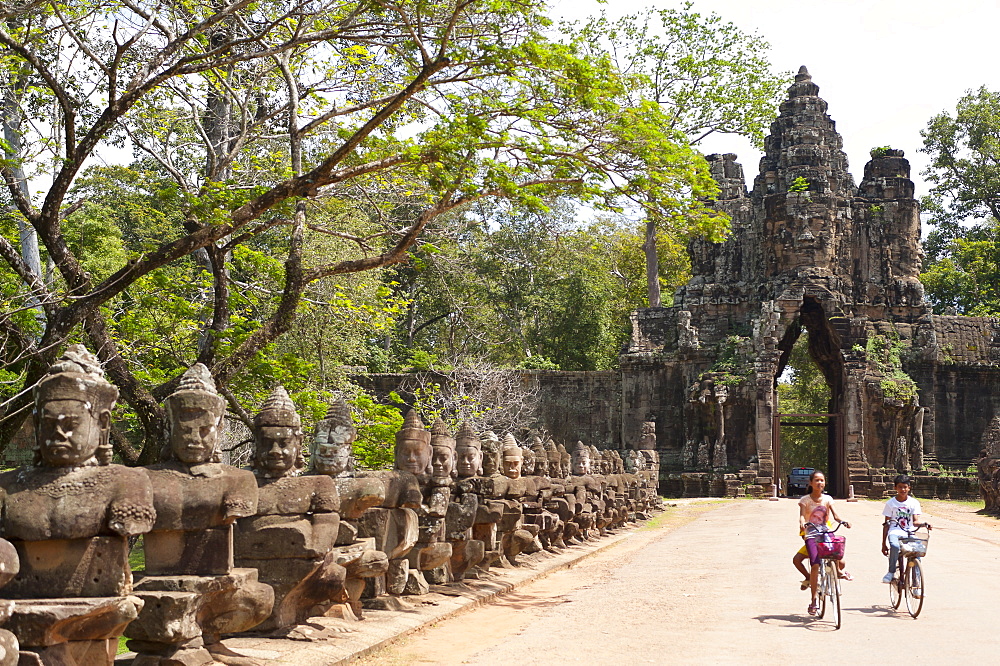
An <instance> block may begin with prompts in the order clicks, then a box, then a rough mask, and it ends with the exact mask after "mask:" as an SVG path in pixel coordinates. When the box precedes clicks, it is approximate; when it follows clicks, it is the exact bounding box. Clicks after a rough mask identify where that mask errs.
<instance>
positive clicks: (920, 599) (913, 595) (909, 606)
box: [904, 557, 924, 618]
mask: <svg viewBox="0 0 1000 666" xmlns="http://www.w3.org/2000/svg"><path fill="white" fill-rule="evenodd" d="M904 580H905V583H906V610H907V611H909V613H910V615H911V616H912V617H913V618H916V617H917V616H918V615H920V609H921V608H923V607H924V572H923V569H921V568H920V560H919V559H918V558H916V557H914V558H913V559H911V560H910V561H909V562H907V564H906V577H905V579H904Z"/></svg>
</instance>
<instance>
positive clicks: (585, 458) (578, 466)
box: [573, 453, 590, 476]
mask: <svg viewBox="0 0 1000 666" xmlns="http://www.w3.org/2000/svg"><path fill="white" fill-rule="evenodd" d="M573 474H576V475H577V476H583V475H586V474H590V455H588V454H585V453H584V454H580V455H577V456H574V457H573Z"/></svg>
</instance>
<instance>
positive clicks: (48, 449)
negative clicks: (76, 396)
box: [35, 400, 111, 467]
mask: <svg viewBox="0 0 1000 666" xmlns="http://www.w3.org/2000/svg"><path fill="white" fill-rule="evenodd" d="M110 425H111V413H110V412H107V411H105V412H101V414H100V416H99V417H95V416H93V415H92V414H91V413H90V409H88V407H87V405H85V404H84V403H82V402H78V401H76V400H50V401H49V402H47V403H45V404H44V405H42V406H41V407H40V408H39V409H38V413H37V415H36V416H35V427H36V431H35V433H36V434H35V437H36V439H37V442H38V449H39V453H40V454H41V457H42V462H43V463H44V464H45V465H47V466H49V467H71V466H74V465H79V464H81V463H84V462H86V461H88V460H90V459H91V458H92V457H93V456H94V454H95V453H96V452H97V447H98V446H99V445H100V443H101V439H102V438H103V436H104V433H105V432H106V431H107V430H108V428H109V427H110Z"/></svg>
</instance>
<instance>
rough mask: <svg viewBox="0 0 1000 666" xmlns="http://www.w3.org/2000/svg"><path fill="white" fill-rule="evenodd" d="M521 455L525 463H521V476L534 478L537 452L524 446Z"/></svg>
mask: <svg viewBox="0 0 1000 666" xmlns="http://www.w3.org/2000/svg"><path fill="white" fill-rule="evenodd" d="M521 455H522V456H523V461H522V462H521V476H534V474H535V471H536V464H537V463H536V461H535V452H534V451H532V450H531V449H529V448H526V447H523V446H522V447H521Z"/></svg>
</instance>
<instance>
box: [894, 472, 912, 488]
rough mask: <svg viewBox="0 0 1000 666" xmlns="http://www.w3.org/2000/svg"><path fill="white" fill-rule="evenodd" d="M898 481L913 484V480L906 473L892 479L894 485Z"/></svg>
mask: <svg viewBox="0 0 1000 666" xmlns="http://www.w3.org/2000/svg"><path fill="white" fill-rule="evenodd" d="M897 483H905V484H906V485H908V486H912V485H913V480H912V479H911V478H910V477H909V476H908V475H906V474H900V475H898V476H897V477H896V478H895V479H893V480H892V485H896V484H897Z"/></svg>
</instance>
